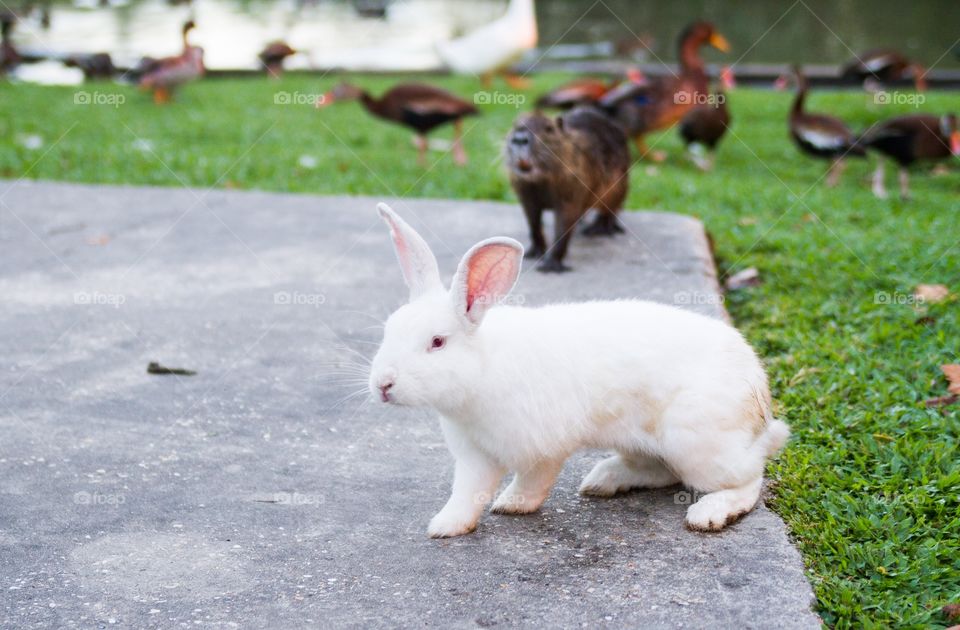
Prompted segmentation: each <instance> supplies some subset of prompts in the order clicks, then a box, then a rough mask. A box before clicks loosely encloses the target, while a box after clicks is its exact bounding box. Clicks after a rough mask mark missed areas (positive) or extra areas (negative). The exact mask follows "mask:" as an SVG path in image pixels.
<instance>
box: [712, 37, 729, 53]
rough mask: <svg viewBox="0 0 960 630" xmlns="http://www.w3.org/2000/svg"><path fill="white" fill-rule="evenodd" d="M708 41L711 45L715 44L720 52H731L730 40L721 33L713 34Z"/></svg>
mask: <svg viewBox="0 0 960 630" xmlns="http://www.w3.org/2000/svg"><path fill="white" fill-rule="evenodd" d="M708 41H709V43H710V45H711V46H713V47H714V48H716V49H717V50H719V51H720V52H730V42H728V41H727V38H726V37H724V36H723V35H721V34H720V33H714V34H712V35H711V36H710V39H709V40H708Z"/></svg>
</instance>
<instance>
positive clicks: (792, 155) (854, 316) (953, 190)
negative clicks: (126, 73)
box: [0, 75, 960, 628]
mask: <svg viewBox="0 0 960 630" xmlns="http://www.w3.org/2000/svg"><path fill="white" fill-rule="evenodd" d="M563 79H564V77H562V76H558V75H551V76H540V77H537V79H536V87H537V89H538V90H540V89H546V88H548V87H550V86H551V85H553V84H555V83H557V82H559V81H561V80H563ZM358 81H359V82H360V83H362V84H364V85H367V86H368V87H370V88H371V89H373V90H374V91H380V90H381V89H383V88H384V87H385V86H387V85H389V84H390V83H392V81H393V80H391V79H389V78H358ZM436 81H437V82H438V83H440V84H442V85H444V86H446V87H448V88H450V89H453V90H454V91H456V92H459V93H461V94H465V95H467V94H471V93H472V92H473V91H474V90H476V89H477V87H476V85H475V84H474V82H472V81H470V80H468V79H452V78H444V79H437V80H436ZM332 83H333V80H332V79H327V80H323V81H318V80H314V79H308V78H303V77H290V78H287V79H285V80H283V81H282V82H279V83H268V82H266V81H264V80H230V81H226V80H224V81H207V82H203V83H200V84H197V85H193V86H190V87H188V88H186V89H184V90H183V91H182V93H181V94H179V95H178V99H177V102H176V104H174V105H172V106H169V107H166V108H156V107H154V106H153V105H152V104H151V103H150V102H149V100H148V98H147V97H146V96H145V95H143V94H140V93H137V92H135V91H133V90H130V89H127V88H122V87H116V86H90V87H85V88H83V89H84V90H86V91H87V92H90V93H92V92H94V91H98V92H100V93H110V94H115V93H119V94H123V95H124V96H125V98H126V102H125V103H124V104H122V105H120V106H119V107H116V108H113V107H108V106H102V105H101V106H94V105H87V106H82V105H75V104H74V92H75V90H74V89H68V88H42V87H31V86H10V85H0V92H2V97H0V175H2V176H4V177H10V178H15V177H19V176H21V175H25V174H26V175H27V176H28V177H35V178H41V179H57V180H70V181H79V182H103V183H134V184H156V185H165V186H179V185H183V184H189V185H194V186H229V187H235V188H259V189H267V190H280V191H300V192H310V193H341V194H342V193H358V194H359V193H363V194H371V195H379V196H384V197H391V196H397V195H399V196H415V197H441V196H444V197H455V198H465V199H498V200H507V201H512V200H514V197H513V194H512V192H511V191H510V187H509V185H508V183H507V180H506V176H505V173H504V171H503V167H502V165H501V164H500V163H499V161H498V160H497V156H498V154H499V150H500V144H501V140H502V138H503V136H504V134H505V133H506V131H507V129H508V128H509V125H510V122H511V120H512V119H513V117H514V116H515V115H516V113H517V111H518V110H517V109H516V108H514V107H511V106H503V105H501V106H496V105H491V106H484V107H483V116H482V117H479V118H475V119H469V120H468V122H467V125H466V127H467V129H468V130H469V131H468V135H467V139H466V145H467V149H468V151H469V152H470V156H471V159H472V162H471V166H470V168H468V169H458V168H456V167H454V166H453V164H452V162H451V161H450V159H449V158H448V157H447V156H444V155H442V154H439V153H432V154H431V155H432V159H434V160H437V163H436V165H435V166H433V167H432V168H431V169H430V170H426V171H425V170H424V169H421V168H418V167H417V166H416V164H415V161H414V156H415V153H414V150H413V148H412V146H411V144H410V134H409V133H408V132H407V131H406V130H403V129H400V128H397V127H394V126H390V125H388V124H385V123H382V122H380V121H375V120H372V119H371V118H369V117H368V116H367V115H366V114H365V113H363V112H362V111H361V110H360V108H359V106H358V105H356V104H344V105H338V106H335V107H331V108H327V109H324V110H323V111H320V112H318V111H316V110H314V109H313V108H311V107H309V106H306V105H299V106H297V105H275V104H274V95H275V93H277V92H280V91H283V92H287V93H290V94H291V95H292V94H294V93H299V94H301V95H309V94H315V93H317V92H320V91H322V90H325V89H328V88H329V87H330V86H331V85H332ZM500 91H501V93H502V94H512V92H508V91H506V90H505V89H504V88H500ZM291 98H293V97H291ZM789 101H790V95H788V94H779V93H773V92H765V91H756V90H748V89H739V90H736V91H735V92H734V93H733V94H732V95H731V97H730V106H731V109H732V113H733V117H734V124H733V134H731V135H729V136H728V137H727V138H726V139H725V141H724V143H723V145H722V147H721V149H720V152H719V155H718V160H717V168H716V170H715V171H714V172H713V173H710V174H703V173H700V172H698V171H696V170H695V169H694V168H693V167H692V166H691V165H689V164H688V163H687V162H686V161H685V160H683V159H682V158H681V156H680V153H681V152H680V144H679V142H678V140H677V139H676V137H675V135H674V133H672V132H668V133H665V134H663V135H661V136H658V137H655V138H653V139H652V141H653V143H655V144H656V146H657V148H663V149H666V150H667V151H668V152H669V154H670V158H669V160H668V161H667V162H666V163H664V164H662V165H658V166H656V167H651V166H647V165H645V164H640V165H638V166H637V167H635V168H634V170H633V172H632V174H631V193H630V198H629V202H628V207H630V208H646V209H657V210H669V211H674V212H682V213H688V214H692V215H695V216H697V217H700V218H701V219H702V220H703V221H704V222H705V223H706V225H707V228H708V229H709V230H710V232H711V233H712V234H713V236H714V238H715V240H716V247H717V254H718V258H719V261H720V265H721V268H722V270H723V271H724V272H725V273H729V272H734V271H737V270H740V269H743V268H745V267H749V266H755V267H757V268H758V269H759V270H760V272H761V274H762V277H763V284H762V285H760V286H758V287H756V288H753V289H749V290H746V291H740V292H735V293H732V294H731V295H729V296H728V300H727V306H728V308H729V309H730V311H731V312H732V314H733V316H734V318H735V319H736V321H737V323H738V325H739V326H740V327H741V328H742V329H743V330H744V331H745V333H746V335H747V336H748V337H749V339H750V340H751V342H752V343H753V344H754V345H755V346H756V347H757V349H758V351H759V352H760V353H761V354H762V355H763V356H764V357H765V359H766V361H767V363H768V365H769V368H770V372H771V377H772V381H773V389H774V392H775V395H776V397H777V398H778V405H779V412H780V413H781V414H782V416H783V417H785V418H786V419H787V420H788V421H789V422H790V423H791V424H792V426H793V429H794V438H793V440H792V442H791V444H790V446H789V448H788V449H787V450H786V451H785V452H784V453H783V454H782V455H781V456H780V458H779V460H778V461H777V462H776V463H774V464H772V465H771V471H770V473H771V477H772V478H773V479H774V480H775V481H776V489H775V498H774V500H773V507H774V509H776V511H777V512H778V513H779V514H781V515H782V516H783V518H784V519H785V520H786V521H787V523H788V524H789V527H790V529H791V531H792V533H793V535H794V536H795V538H796V540H797V542H798V545H799V547H800V549H801V551H802V553H803V555H804V558H805V561H806V563H807V567H808V572H809V577H810V579H811V581H812V582H813V585H814V588H815V589H816V593H817V597H818V606H819V612H820V614H821V616H822V618H823V620H824V621H825V622H826V623H827V624H828V625H830V626H836V627H839V628H846V627H853V626H856V627H861V626H863V627H891V626H898V627H943V626H945V625H948V624H947V620H946V619H945V618H944V617H943V616H942V614H941V613H940V610H939V609H940V607H941V606H942V605H943V604H945V603H948V602H951V601H960V466H958V459H960V458H958V455H960V453H958V447H957V443H958V433H960V421H958V410H960V405H954V406H952V407H947V408H943V409H927V408H925V406H924V404H923V401H924V400H925V399H927V398H930V397H933V396H937V395H942V394H944V393H945V391H946V384H945V382H944V380H943V378H942V377H941V375H940V373H939V370H938V366H939V365H940V364H943V363H950V362H957V361H958V359H960V357H958V354H960V335H958V332H960V315H958V312H960V309H958V308H957V306H958V304H957V299H956V297H953V298H951V299H949V300H948V301H947V302H945V303H941V304H935V305H925V306H916V305H912V304H906V303H897V302H898V298H897V296H909V295H910V294H911V293H912V290H913V288H914V287H915V286H916V285H917V284H919V283H944V284H947V285H948V286H950V287H951V290H952V291H953V292H954V293H960V243H958V239H960V230H958V229H957V226H958V223H960V221H958V219H960V214H958V213H960V203H958V200H960V196H958V192H960V175H958V173H957V170H956V166H955V165H953V166H952V168H953V170H952V172H951V173H950V174H948V175H946V176H933V175H931V174H930V170H929V168H923V169H919V170H918V171H917V172H916V173H915V175H914V178H913V191H914V198H913V200H911V201H909V202H901V201H899V200H891V201H879V200H876V199H874V198H873V196H872V195H871V194H870V192H869V190H868V187H867V185H866V182H865V179H866V177H867V176H868V174H869V172H870V169H871V166H872V165H871V163H869V162H866V161H863V160H860V161H851V164H850V168H849V169H848V171H847V173H846V176H845V177H844V181H843V182H842V184H841V185H840V187H839V188H837V189H833V190H828V189H825V188H824V187H823V186H822V183H818V180H819V179H820V177H821V176H822V175H823V172H824V167H825V164H824V163H822V162H817V161H813V160H810V159H808V158H805V157H803V156H801V155H800V154H799V153H798V152H797V150H796V149H795V148H794V147H793V145H792V144H791V143H790V142H789V140H788V139H787V136H786V125H785V115H786V111H787V108H788V105H789ZM809 106H810V107H812V108H814V109H818V110H823V111H830V112H834V113H836V114H838V115H840V116H842V117H844V118H845V119H846V120H847V121H848V122H849V123H851V124H852V125H853V126H854V127H855V128H856V127H863V126H866V125H867V124H869V123H870V122H871V121H873V120H876V119H879V118H882V117H886V116H888V115H893V114H895V113H901V112H912V111H915V110H914V109H913V108H911V107H910V106H903V107H896V106H885V107H877V106H874V105H872V103H871V104H868V98H867V96H866V95H864V94H862V93H857V92H847V93H816V94H814V95H813V96H812V98H811V99H810V103H809ZM948 109H953V110H960V95H956V94H942V93H941V94H928V95H927V102H926V104H925V105H924V106H923V110H925V111H932V112H941V111H946V110H948ZM449 133H450V132H449V131H444V132H441V133H439V134H438V136H440V137H444V136H446V137H449ZM33 135H38V136H40V137H41V138H42V140H43V146H42V147H40V148H35V149H28V148H26V147H25V146H24V138H26V137H28V136H33ZM61 136H62V137H61ZM138 139H143V140H147V141H149V146H150V149H149V150H146V149H145V147H144V144H143V143H139V144H137V142H136V141H137V140H138ZM58 140H59V141H58ZM27 144H29V142H28V143H27ZM48 151H49V153H47V152H48ZM301 156H312V157H313V158H314V159H315V160H316V166H315V167H314V168H307V167H305V166H303V165H302V164H301ZM41 158H42V159H41ZM890 175H891V177H890V182H889V183H890V184H894V181H893V177H892V175H893V173H892V172H891V173H890ZM891 188H892V189H895V186H891ZM518 212H519V210H518ZM881 295H891V296H894V299H893V300H892V302H893V303H883V300H882V299H878V297H877V296H881ZM921 317H922V318H923V319H922V320H921Z"/></svg>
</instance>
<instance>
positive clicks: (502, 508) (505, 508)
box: [490, 491, 546, 514]
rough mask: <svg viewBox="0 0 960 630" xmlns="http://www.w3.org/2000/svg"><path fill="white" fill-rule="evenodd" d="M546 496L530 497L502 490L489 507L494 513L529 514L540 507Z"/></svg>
mask: <svg viewBox="0 0 960 630" xmlns="http://www.w3.org/2000/svg"><path fill="white" fill-rule="evenodd" d="M545 498H546V497H531V496H526V495H523V494H513V493H512V492H507V491H504V492H503V493H501V494H500V496H499V497H497V500H496V501H494V502H493V505H492V506H491V507H490V511H491V512H493V513H494V514H530V513H532V512H536V511H537V510H539V509H540V505H541V504H542V503H543V501H544V499H545Z"/></svg>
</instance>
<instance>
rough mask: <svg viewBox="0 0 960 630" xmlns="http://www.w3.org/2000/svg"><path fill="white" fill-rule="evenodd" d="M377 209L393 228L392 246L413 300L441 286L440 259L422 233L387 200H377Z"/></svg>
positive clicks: (391, 229)
mask: <svg viewBox="0 0 960 630" xmlns="http://www.w3.org/2000/svg"><path fill="white" fill-rule="evenodd" d="M377 211H378V212H379V213H380V216H381V217H383V220H384V221H386V222H387V226H389V228H390V237H391V238H393V246H394V249H396V251H397V258H398V259H399V260H400V269H401V270H402V271H403V281H404V282H406V283H407V287H408V288H409V289H410V301H413V300H415V299H416V298H418V297H420V296H421V295H423V294H424V293H427V292H428V291H430V290H432V289H435V288H438V287H441V286H442V285H441V283H440V271H439V269H438V268H437V259H436V258H435V257H434V255H433V252H432V251H430V247H429V246H428V245H427V242H426V241H424V240H423V237H422V236H420V235H419V234H417V232H416V230H414V229H413V228H412V227H410V226H409V225H407V222H406V221H404V220H403V219H401V218H400V216H399V215H398V214H397V213H396V212H394V211H393V209H392V208H390V206H388V205H387V204H385V203H379V204H377Z"/></svg>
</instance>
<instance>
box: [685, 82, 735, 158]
mask: <svg viewBox="0 0 960 630" xmlns="http://www.w3.org/2000/svg"><path fill="white" fill-rule="evenodd" d="M735 85H736V80H735V79H734V76H733V71H732V70H731V69H730V68H729V67H724V68H723V69H722V70H721V71H720V87H718V88H717V89H716V90H715V91H714V93H713V94H712V98H711V99H710V100H711V101H712V102H710V103H707V104H705V105H698V106H696V107H694V108H693V109H691V110H690V111H689V112H687V114H686V115H685V116H684V117H683V120H681V121H680V137H681V138H682V139H683V142H684V144H685V145H686V147H687V151H688V152H690V155H691V158H692V159H693V162H694V164H696V165H697V167H699V168H700V170H703V171H709V170H712V169H713V162H714V158H715V155H714V151H715V150H716V147H717V144H718V143H719V142H720V139H721V138H723V136H724V134H725V133H726V132H727V128H728V127H729V126H730V112H729V111H728V110H727V94H726V93H727V92H728V91H729V90H732V89H733V88H734V87H735ZM697 147H702V148H703V149H705V150H706V152H707V156H703V155H702V154H701V153H699V152H698V151H697Z"/></svg>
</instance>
